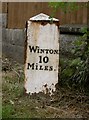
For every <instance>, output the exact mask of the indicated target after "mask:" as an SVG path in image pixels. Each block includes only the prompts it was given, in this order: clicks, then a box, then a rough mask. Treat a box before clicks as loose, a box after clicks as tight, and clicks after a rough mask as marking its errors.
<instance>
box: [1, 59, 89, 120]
mask: <svg viewBox="0 0 89 120" xmlns="http://www.w3.org/2000/svg"><path fill="white" fill-rule="evenodd" d="M2 94H3V95H2V117H3V118H89V94H88V93H85V92H83V91H78V90H73V89H72V88H71V89H68V88H65V87H61V86H59V85H58V84H57V85H56V92H55V93H54V94H53V95H52V96H49V95H47V94H46V95H45V94H44V93H38V94H33V95H30V94H26V93H25V90H24V65H21V64H19V63H17V62H16V61H13V60H9V59H8V58H6V57H3V59H2Z"/></svg>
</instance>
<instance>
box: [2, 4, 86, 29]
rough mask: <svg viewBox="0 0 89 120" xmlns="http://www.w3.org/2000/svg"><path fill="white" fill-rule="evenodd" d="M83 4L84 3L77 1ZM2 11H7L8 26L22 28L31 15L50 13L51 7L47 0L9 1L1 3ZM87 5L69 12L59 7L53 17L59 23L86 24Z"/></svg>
mask: <svg viewBox="0 0 89 120" xmlns="http://www.w3.org/2000/svg"><path fill="white" fill-rule="evenodd" d="M78 4H79V5H80V4H84V3H78ZM2 11H3V12H4V13H7V27H8V28H24V27H25V22H26V21H27V20H28V19H29V18H30V17H32V16H34V15H37V14H39V13H45V14H48V15H51V14H52V8H50V7H49V5H48V3H47V2H9V3H3V5H2ZM87 14H88V9H87V7H83V8H80V9H79V10H77V11H74V12H71V13H68V12H67V13H64V12H63V11H62V10H61V9H59V10H58V11H57V13H56V14H55V17H56V18H58V19H59V20H60V24H87V22H88V20H87Z"/></svg>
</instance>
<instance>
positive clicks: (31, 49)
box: [29, 46, 39, 53]
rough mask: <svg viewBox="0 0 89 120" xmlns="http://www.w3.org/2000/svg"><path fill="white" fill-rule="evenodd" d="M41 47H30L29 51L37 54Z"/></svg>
mask: <svg viewBox="0 0 89 120" xmlns="http://www.w3.org/2000/svg"><path fill="white" fill-rule="evenodd" d="M38 48H39V47H38V46H36V47H34V46H29V49H30V52H32V51H33V52H34V53H35V52H36V51H37V49H38Z"/></svg>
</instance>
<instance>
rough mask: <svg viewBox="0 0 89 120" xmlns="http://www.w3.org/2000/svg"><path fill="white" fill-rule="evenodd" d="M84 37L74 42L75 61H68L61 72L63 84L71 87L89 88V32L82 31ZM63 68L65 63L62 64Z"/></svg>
mask: <svg viewBox="0 0 89 120" xmlns="http://www.w3.org/2000/svg"><path fill="white" fill-rule="evenodd" d="M82 33H84V34H83V36H82V37H80V39H78V40H76V41H75V42H74V45H75V48H73V50H72V54H74V59H72V60H68V61H67V64H66V65H65V67H62V70H61V82H62V83H63V82H64V83H65V84H66V83H67V84H68V85H70V86H77V87H79V86H80V88H88V85H89V31H88V30H87V28H84V29H82ZM61 66H63V62H61Z"/></svg>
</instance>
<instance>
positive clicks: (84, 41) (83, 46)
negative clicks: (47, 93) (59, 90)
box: [49, 2, 89, 89]
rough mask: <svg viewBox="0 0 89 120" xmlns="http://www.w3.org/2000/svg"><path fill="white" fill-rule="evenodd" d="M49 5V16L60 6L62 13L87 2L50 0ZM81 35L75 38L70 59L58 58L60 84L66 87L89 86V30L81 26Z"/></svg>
mask: <svg viewBox="0 0 89 120" xmlns="http://www.w3.org/2000/svg"><path fill="white" fill-rule="evenodd" d="M49 6H51V7H52V8H53V12H52V15H51V17H53V16H54V15H55V13H56V12H57V10H58V9H59V8H61V10H62V11H64V13H66V12H68V13H69V12H73V11H76V10H78V9H79V8H82V7H84V6H85V7H87V3H85V4H81V5H78V4H77V3H76V2H51V3H49ZM81 32H82V33H83V35H82V36H81V37H80V38H79V39H78V40H76V41H75V42H74V43H73V44H74V46H75V47H74V48H73V49H72V51H71V53H72V54H73V56H74V57H73V58H72V59H66V60H65V59H63V58H60V65H61V70H60V82H59V83H60V84H61V85H62V84H63V85H64V84H65V85H67V86H68V87H78V88H80V89H81V88H88V86H89V30H88V29H87V28H82V29H81Z"/></svg>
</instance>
